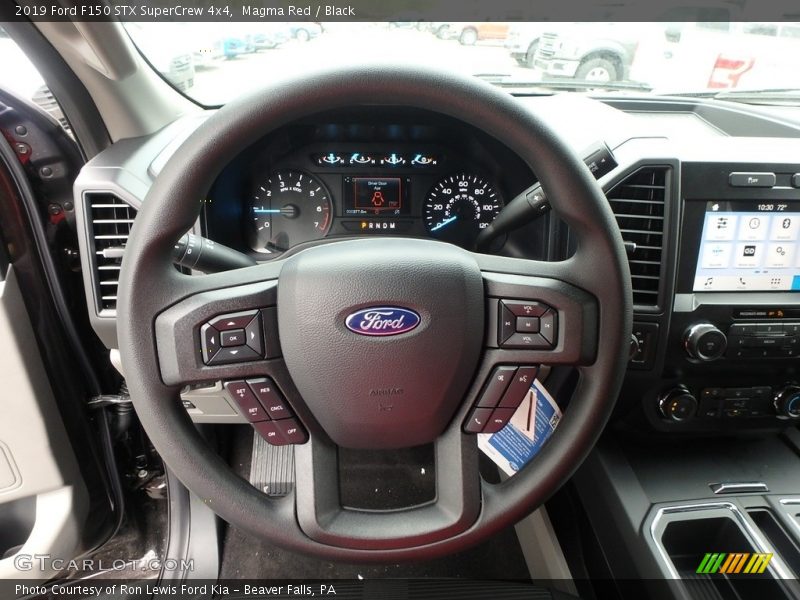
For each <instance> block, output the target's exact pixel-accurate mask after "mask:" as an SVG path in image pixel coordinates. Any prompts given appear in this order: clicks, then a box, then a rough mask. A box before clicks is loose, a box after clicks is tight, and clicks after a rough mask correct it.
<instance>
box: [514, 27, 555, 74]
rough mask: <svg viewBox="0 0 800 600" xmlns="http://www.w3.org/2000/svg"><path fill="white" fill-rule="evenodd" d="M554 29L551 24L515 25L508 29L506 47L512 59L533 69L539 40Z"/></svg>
mask: <svg viewBox="0 0 800 600" xmlns="http://www.w3.org/2000/svg"><path fill="white" fill-rule="evenodd" d="M549 28H552V25H551V24H549V23H514V24H512V25H511V26H510V27H509V28H508V37H506V43H505V47H506V49H508V51H509V54H511V58H513V59H514V60H515V61H517V64H519V65H520V66H522V67H529V68H533V61H534V57H535V55H536V50H537V49H538V47H539V40H540V39H541V37H542V34H543V33H544V32H545V30H548V29H549Z"/></svg>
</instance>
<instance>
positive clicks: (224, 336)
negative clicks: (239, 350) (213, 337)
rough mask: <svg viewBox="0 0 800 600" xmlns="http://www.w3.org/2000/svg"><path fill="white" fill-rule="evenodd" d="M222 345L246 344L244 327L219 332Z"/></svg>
mask: <svg viewBox="0 0 800 600" xmlns="http://www.w3.org/2000/svg"><path fill="white" fill-rule="evenodd" d="M219 338H220V340H221V341H222V347H223V348H227V347H229V346H244V329H230V330H228V331H223V332H221V333H220V334H219Z"/></svg>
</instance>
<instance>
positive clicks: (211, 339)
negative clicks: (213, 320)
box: [200, 323, 220, 364]
mask: <svg viewBox="0 0 800 600" xmlns="http://www.w3.org/2000/svg"><path fill="white" fill-rule="evenodd" d="M200 346H201V351H202V353H203V362H204V363H206V364H210V363H211V359H212V358H214V355H215V354H216V353H217V351H218V350H219V348H220V339H219V331H217V330H216V329H214V328H213V327H212V326H211V325H209V324H208V323H206V324H205V325H203V326H202V327H201V328H200Z"/></svg>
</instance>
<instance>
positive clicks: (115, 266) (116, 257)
mask: <svg viewBox="0 0 800 600" xmlns="http://www.w3.org/2000/svg"><path fill="white" fill-rule="evenodd" d="M86 208H87V210H86V214H87V215H88V217H89V219H90V220H91V232H90V233H91V235H90V247H91V249H92V252H93V257H94V264H93V269H94V272H93V276H94V291H95V298H96V300H97V310H98V312H99V313H101V314H102V313H103V312H106V311H115V310H116V309H117V285H118V283H119V269H120V265H121V264H122V251H123V249H124V248H125V244H127V243H128V235H129V234H130V231H131V227H132V226H133V219H134V217H135V216H136V209H134V208H133V207H131V206H130V205H128V204H126V203H125V202H123V201H122V200H120V199H119V198H117V197H116V196H113V195H111V194H96V193H90V194H86Z"/></svg>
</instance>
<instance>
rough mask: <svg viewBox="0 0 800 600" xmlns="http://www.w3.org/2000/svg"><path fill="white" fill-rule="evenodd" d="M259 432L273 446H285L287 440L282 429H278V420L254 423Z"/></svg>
mask: <svg viewBox="0 0 800 600" xmlns="http://www.w3.org/2000/svg"><path fill="white" fill-rule="evenodd" d="M253 427H255V428H256V431H257V432H258V434H259V435H260V436H261V437H263V438H264V439H265V440H267V443H269V444H272V445H273V446H285V445H286V440H284V439H283V435H281V432H280V429H278V426H277V421H261V422H260V423H253Z"/></svg>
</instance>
